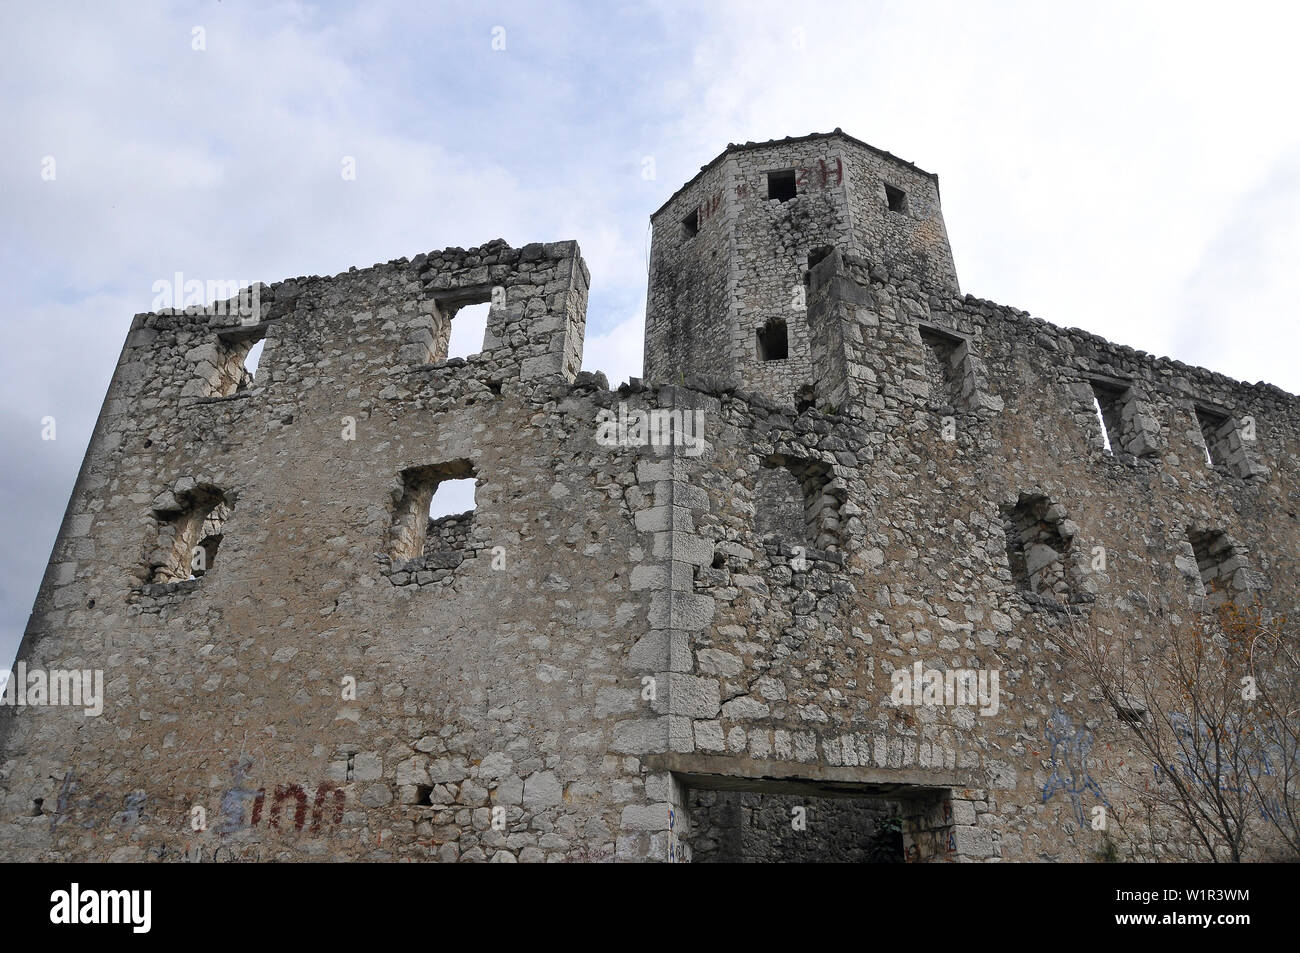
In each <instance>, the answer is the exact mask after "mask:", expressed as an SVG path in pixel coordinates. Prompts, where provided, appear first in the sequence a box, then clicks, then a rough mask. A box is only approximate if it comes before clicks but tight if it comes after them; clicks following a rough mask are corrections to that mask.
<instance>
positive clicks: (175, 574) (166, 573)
mask: <svg viewBox="0 0 1300 953" xmlns="http://www.w3.org/2000/svg"><path fill="white" fill-rule="evenodd" d="M178 502H179V503H180V505H181V508H180V509H178V510H172V511H168V512H160V513H155V516H156V517H157V518H158V520H159V524H160V525H159V532H158V546H157V549H156V550H155V552H154V555H153V557H152V558H151V560H150V569H149V582H151V583H164V584H167V583H176V582H186V581H189V580H194V579H199V578H202V577H203V576H204V575H206V574H207V573H208V572H210V571H211V570H212V567H213V566H214V565H215V564H216V560H217V549H218V547H219V546H220V545H221V541H222V540H223V539H224V538H225V523H226V520H228V519H229V518H230V515H231V513H232V512H233V504H232V503H231V502H230V501H229V500H228V499H227V498H226V494H224V493H222V492H221V491H220V490H218V489H216V488H215V487H211V486H200V487H195V488H194V489H192V490H190V491H188V492H187V493H185V494H183V495H180V496H179V497H178Z"/></svg>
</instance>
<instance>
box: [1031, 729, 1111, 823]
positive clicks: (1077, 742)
mask: <svg viewBox="0 0 1300 953" xmlns="http://www.w3.org/2000/svg"><path fill="white" fill-rule="evenodd" d="M1047 740H1048V741H1050V742H1051V744H1052V751H1051V759H1052V775H1051V777H1049V778H1048V779H1047V783H1046V784H1044V785H1043V803H1044V804H1046V803H1047V799H1048V798H1050V797H1052V796H1053V795H1054V794H1056V792H1057V791H1064V792H1065V793H1066V795H1067V796H1068V797H1069V798H1070V805H1071V806H1072V807H1073V808H1074V818H1075V820H1077V821H1078V822H1079V826H1080V827H1086V826H1087V824H1088V821H1087V818H1086V817H1085V816H1084V813H1083V796H1084V795H1085V794H1089V793H1090V794H1092V795H1093V796H1094V797H1096V799H1097V800H1098V801H1101V803H1102V804H1105V805H1106V806H1107V807H1110V802H1108V801H1107V800H1106V798H1105V797H1104V796H1103V795H1102V793H1101V788H1099V787H1098V786H1097V782H1096V781H1094V780H1093V779H1092V775H1091V774H1089V773H1088V752H1090V751H1091V750H1092V743H1093V740H1092V732H1090V731H1087V730H1085V729H1083V728H1076V727H1075V726H1074V722H1072V721H1071V720H1070V716H1069V715H1067V714H1066V713H1065V712H1063V711H1061V710H1060V709H1059V708H1058V709H1057V710H1056V712H1055V713H1054V714H1053V715H1052V717H1051V719H1050V720H1049V721H1048V722H1047Z"/></svg>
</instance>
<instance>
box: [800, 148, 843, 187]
mask: <svg viewBox="0 0 1300 953" xmlns="http://www.w3.org/2000/svg"><path fill="white" fill-rule="evenodd" d="M832 161H833V163H834V165H833V166H832V165H831V164H828V163H827V161H826V160H825V159H818V160H817V165H816V167H814V168H807V167H802V166H801V167H800V168H798V169H796V170H795V172H796V175H795V180H794V181H795V188H797V189H798V190H799V191H800V192H802V191H804V190H805V189H808V188H810V187H811V188H814V189H824V188H827V187H828V186H831V185H840V184H841V183H842V182H843V181H844V161H843V160H842V159H841V158H840V157H839V156H836V157H835V158H834V159H833V160H832ZM832 180H833V181H832Z"/></svg>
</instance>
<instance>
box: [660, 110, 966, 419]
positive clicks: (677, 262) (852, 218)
mask: <svg viewBox="0 0 1300 953" xmlns="http://www.w3.org/2000/svg"><path fill="white" fill-rule="evenodd" d="M651 221H652V223H653V226H654V237H653V240H652V244H651V251H650V283H649V296H648V301H647V307H646V340H645V375H646V378H647V380H648V381H649V382H650V383H652V384H664V383H675V382H682V381H684V380H686V379H689V378H691V377H711V378H714V379H716V380H720V381H721V382H722V383H724V384H725V385H728V386H732V387H736V388H739V389H742V390H746V391H751V392H755V393H760V394H763V395H765V396H767V397H769V398H771V399H772V400H774V401H776V402H777V403H779V404H783V405H784V404H793V403H794V402H795V401H796V400H797V399H798V395H799V393H800V392H801V390H803V389H804V388H805V387H806V386H807V385H810V384H812V382H813V380H814V377H815V376H816V374H817V370H816V368H814V366H813V362H812V360H811V349H810V343H809V339H808V328H807V321H806V309H807V296H806V292H805V289H806V287H807V285H808V272H809V268H810V267H811V266H812V265H815V264H816V263H817V262H818V261H820V260H821V259H822V258H824V257H825V256H826V255H827V254H829V253H830V252H831V251H836V250H837V251H839V252H841V253H842V254H848V255H853V256H855V257H857V258H860V259H863V260H864V261H867V262H870V263H875V264H879V265H880V266H881V267H882V268H883V269H884V270H885V271H887V272H888V273H890V274H892V275H896V276H903V277H904V278H910V279H914V280H915V281H916V282H917V283H918V284H919V285H921V286H922V287H925V288H929V289H935V290H939V291H942V292H945V293H951V294H956V293H958V286H957V273H956V269H955V268H954V266H953V260H952V249H951V248H950V247H949V245H948V233H947V230H946V229H945V228H944V223H943V211H942V209H941V207H940V204H939V180H938V177H937V176H935V175H933V174H932V173H929V172H925V171H923V170H921V169H919V168H917V167H916V166H914V165H912V164H911V163H910V162H905V161H904V160H902V159H899V158H897V157H896V156H893V155H891V154H890V153H888V152H883V151H881V150H879V149H876V148H874V147H872V146H869V145H867V144H866V143H865V142H861V141H860V140H858V139H854V138H853V137H852V136H849V135H846V134H844V133H843V132H841V131H840V130H839V129H836V130H835V131H834V132H831V133H820V134H815V135H810V136H803V137H799V138H786V139H775V140H772V141H769V142H760V143H754V142H750V143H746V144H744V145H729V146H727V148H726V149H725V150H724V151H723V152H722V153H721V154H720V155H719V156H718V157H717V158H716V159H714V160H713V161H712V162H710V163H709V164H708V165H706V166H704V167H703V168H702V169H701V170H700V172H699V174H698V175H696V176H695V178H693V179H691V181H690V182H688V183H686V185H684V186H682V188H681V189H679V190H678V191H677V193H676V194H675V195H673V196H672V198H670V199H669V200H668V201H667V202H666V203H664V205H663V206H662V207H661V208H660V209H659V210H658V211H657V212H655V213H654V215H652V216H651Z"/></svg>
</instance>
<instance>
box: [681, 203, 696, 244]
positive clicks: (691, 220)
mask: <svg viewBox="0 0 1300 953" xmlns="http://www.w3.org/2000/svg"><path fill="white" fill-rule="evenodd" d="M699 233H700V210H699V209H698V208H695V209H691V214H690V215H687V216H686V217H685V218H684V219H682V234H684V235H685V236H686V237H687V238H694V237H695V236H696V235H698V234H699Z"/></svg>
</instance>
